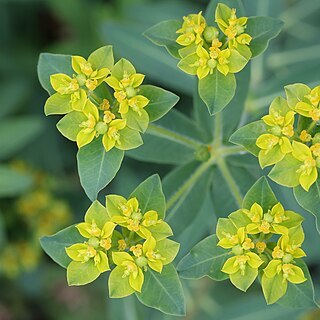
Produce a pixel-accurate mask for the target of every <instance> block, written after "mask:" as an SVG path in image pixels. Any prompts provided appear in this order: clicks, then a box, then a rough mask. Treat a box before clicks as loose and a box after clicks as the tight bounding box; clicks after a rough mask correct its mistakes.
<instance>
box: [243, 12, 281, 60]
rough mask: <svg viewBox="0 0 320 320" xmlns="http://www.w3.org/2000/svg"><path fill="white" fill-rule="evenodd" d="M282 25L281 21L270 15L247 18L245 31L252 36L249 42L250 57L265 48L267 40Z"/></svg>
mask: <svg viewBox="0 0 320 320" xmlns="http://www.w3.org/2000/svg"><path fill="white" fill-rule="evenodd" d="M282 26H283V22H282V21H280V20H278V19H274V18H270V17H249V18H248V23H247V28H246V33H248V34H249V35H250V36H251V37H252V41H251V43H250V50H251V52H252V57H256V56H258V55H259V54H261V53H262V52H264V51H265V50H266V48H267V46H268V43H269V41H270V40H271V39H273V38H275V37H276V36H277V35H278V34H279V33H280V31H281V28H282Z"/></svg>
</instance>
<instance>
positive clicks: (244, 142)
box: [229, 120, 267, 157]
mask: <svg viewBox="0 0 320 320" xmlns="http://www.w3.org/2000/svg"><path fill="white" fill-rule="evenodd" d="M266 130H267V129H266V125H265V124H264V122H263V121H262V120H259V121H255V122H251V123H249V124H247V125H245V126H243V127H241V128H240V129H238V130H237V131H236V132H234V133H233V134H232V135H231V137H230V139H229V141H230V142H232V143H234V144H238V145H240V146H243V147H244V148H245V149H246V150H248V151H249V152H250V153H252V154H253V155H255V156H256V157H257V156H258V154H259V151H260V148H259V147H258V146H257V145H256V141H257V139H258V137H259V136H260V135H262V134H263V133H265V132H266Z"/></svg>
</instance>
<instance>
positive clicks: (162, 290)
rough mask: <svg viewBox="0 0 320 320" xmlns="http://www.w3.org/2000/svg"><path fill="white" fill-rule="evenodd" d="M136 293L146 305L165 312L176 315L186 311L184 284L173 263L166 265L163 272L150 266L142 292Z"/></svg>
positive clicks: (181, 314)
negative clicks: (156, 270)
mask: <svg viewBox="0 0 320 320" xmlns="http://www.w3.org/2000/svg"><path fill="white" fill-rule="evenodd" d="M136 295H137V297H138V299H139V300H140V301H141V302H142V303H143V304H145V305H146V306H148V307H152V308H155V309H158V310H160V311H162V312H164V313H167V314H171V315H176V316H183V315H185V313H186V305H185V300H184V294H183V289H182V285H181V283H180V280H179V277H178V274H177V272H176V270H175V268H174V266H173V265H172V264H169V265H167V266H164V268H163V270H162V272H161V273H158V272H155V271H153V270H152V269H150V268H148V271H147V272H146V273H145V279H144V284H143V287H142V292H141V293H136Z"/></svg>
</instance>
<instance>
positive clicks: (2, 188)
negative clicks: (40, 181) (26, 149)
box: [0, 164, 34, 198]
mask: <svg viewBox="0 0 320 320" xmlns="http://www.w3.org/2000/svg"><path fill="white" fill-rule="evenodd" d="M0 177H1V178H0V198H5V197H14V196H17V195H19V194H22V193H23V192H25V191H27V190H28V189H29V188H31V187H32V185H33V183H34V181H33V178H32V176H31V175H29V174H27V173H22V172H19V171H16V170H14V169H13V168H10V166H7V165H4V164H0Z"/></svg>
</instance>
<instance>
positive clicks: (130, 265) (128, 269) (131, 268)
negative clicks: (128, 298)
mask: <svg viewBox="0 0 320 320" xmlns="http://www.w3.org/2000/svg"><path fill="white" fill-rule="evenodd" d="M122 266H123V267H124V268H125V270H124V273H123V275H122V278H125V277H128V276H129V275H130V273H134V272H137V269H138V267H137V265H136V264H135V263H134V262H133V261H124V262H123V263H122Z"/></svg>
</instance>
